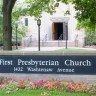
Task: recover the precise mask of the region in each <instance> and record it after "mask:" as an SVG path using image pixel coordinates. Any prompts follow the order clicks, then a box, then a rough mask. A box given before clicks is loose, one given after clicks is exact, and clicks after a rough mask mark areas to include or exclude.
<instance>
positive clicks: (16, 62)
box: [0, 55, 96, 75]
mask: <svg viewBox="0 0 96 96" xmlns="http://www.w3.org/2000/svg"><path fill="white" fill-rule="evenodd" d="M0 73H32V74H74V75H76V74H82V75H96V56H65V55H64V56H63V55H61V56H59V55H58V56H56V55H46V56H45V55H44V56H43V55H28V56H26V55H24V56H22V55H21V56H0Z"/></svg>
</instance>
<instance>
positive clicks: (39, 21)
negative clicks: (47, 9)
mask: <svg viewBox="0 0 96 96" xmlns="http://www.w3.org/2000/svg"><path fill="white" fill-rule="evenodd" d="M37 25H38V51H40V25H41V20H40V19H38V20H37Z"/></svg>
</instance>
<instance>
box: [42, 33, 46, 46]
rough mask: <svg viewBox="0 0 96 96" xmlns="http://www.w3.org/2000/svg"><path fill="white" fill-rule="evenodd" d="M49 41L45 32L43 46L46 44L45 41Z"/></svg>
mask: <svg viewBox="0 0 96 96" xmlns="http://www.w3.org/2000/svg"><path fill="white" fill-rule="evenodd" d="M46 41H47V34H45V36H44V39H43V40H42V46H43V47H44V46H45V43H46Z"/></svg>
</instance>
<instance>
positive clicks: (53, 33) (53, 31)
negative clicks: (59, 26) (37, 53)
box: [52, 22, 55, 40]
mask: <svg viewBox="0 0 96 96" xmlns="http://www.w3.org/2000/svg"><path fill="white" fill-rule="evenodd" d="M54 25H55V24H54V22H53V23H52V40H54V39H55V30H54V27H55V26H54Z"/></svg>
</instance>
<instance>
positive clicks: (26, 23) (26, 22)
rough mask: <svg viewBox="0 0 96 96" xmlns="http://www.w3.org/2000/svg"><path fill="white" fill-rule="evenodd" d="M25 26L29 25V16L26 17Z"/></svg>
mask: <svg viewBox="0 0 96 96" xmlns="http://www.w3.org/2000/svg"><path fill="white" fill-rule="evenodd" d="M25 26H28V18H25Z"/></svg>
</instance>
